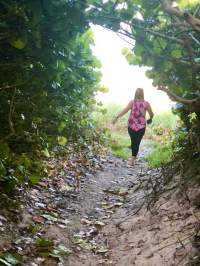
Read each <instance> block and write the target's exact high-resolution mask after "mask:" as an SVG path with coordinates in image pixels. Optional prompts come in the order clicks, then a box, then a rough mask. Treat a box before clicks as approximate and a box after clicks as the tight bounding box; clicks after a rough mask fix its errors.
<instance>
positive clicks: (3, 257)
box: [0, 252, 23, 266]
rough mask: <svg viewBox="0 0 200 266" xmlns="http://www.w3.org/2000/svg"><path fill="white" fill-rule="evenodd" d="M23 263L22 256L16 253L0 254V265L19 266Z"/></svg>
mask: <svg viewBox="0 0 200 266" xmlns="http://www.w3.org/2000/svg"><path fill="white" fill-rule="evenodd" d="M22 261H23V258H22V256H20V255H19V254H17V253H11V252H4V253H0V263H1V265H6V266H12V265H21V264H22Z"/></svg>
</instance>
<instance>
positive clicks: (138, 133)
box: [112, 88, 153, 165]
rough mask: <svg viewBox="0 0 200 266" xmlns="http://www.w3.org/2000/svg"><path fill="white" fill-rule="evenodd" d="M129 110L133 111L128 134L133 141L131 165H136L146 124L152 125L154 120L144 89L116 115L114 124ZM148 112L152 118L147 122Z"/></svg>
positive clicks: (137, 92) (138, 91)
mask: <svg viewBox="0 0 200 266" xmlns="http://www.w3.org/2000/svg"><path fill="white" fill-rule="evenodd" d="M129 110H131V113H130V115H129V119H128V133H129V136H130V139H131V150H132V157H131V160H130V164H131V165H134V163H135V160H136V157H137V154H138V151H139V147H140V142H141V140H142V138H143V136H144V133H145V128H146V123H147V124H150V123H151V122H152V118H153V112H152V109H151V106H150V104H149V103H148V102H147V101H145V100H144V91H143V89H142V88H138V89H137V90H136V92H135V97H134V100H132V101H130V102H129V104H128V105H127V106H126V107H125V108H124V109H123V110H122V111H121V112H120V113H118V114H117V115H116V117H115V118H114V119H113V121H112V123H113V124H115V123H116V122H117V119H118V118H119V117H121V116H123V115H124V114H126V113H127V112H128V111H129ZM146 111H147V112H148V114H149V117H150V118H149V119H148V120H147V121H146V118H145V116H146Z"/></svg>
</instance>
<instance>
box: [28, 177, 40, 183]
mask: <svg viewBox="0 0 200 266" xmlns="http://www.w3.org/2000/svg"><path fill="white" fill-rule="evenodd" d="M39 180H40V176H38V175H31V176H30V177H29V182H30V183H31V184H32V185H34V184H37V183H38V182H39Z"/></svg>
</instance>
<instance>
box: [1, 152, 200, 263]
mask: <svg viewBox="0 0 200 266" xmlns="http://www.w3.org/2000/svg"><path fill="white" fill-rule="evenodd" d="M93 163H94V165H96V166H95V171H94V167H93V170H91V169H92V167H86V168H84V167H82V168H81V169H80V167H79V169H78V170H77V168H78V167H77V164H75V163H71V162H70V164H69V162H68V163H67V162H65V163H64V167H63V169H64V170H62V171H61V172H60V173H59V175H56V176H55V175H53V174H52V177H51V178H49V179H45V180H43V181H41V182H40V183H39V184H38V185H36V186H35V187H34V188H32V189H30V190H29V191H28V192H27V193H26V194H25V195H21V196H20V197H21V201H20V202H21V205H20V206H19V209H18V210H17V209H16V210H15V209H14V208H13V207H11V211H10V212H9V215H10V214H12V215H11V216H9V215H8V212H6V211H5V210H2V212H1V216H0V229H1V239H0V249H1V251H2V254H3V255H4V256H2V257H1V259H0V265H1V263H2V265H26V266H37V265H38V266H40V265H44V266H52V265H60V266H62V265H66V266H67V265H69V266H82V265H85V266H86V265H87V266H96V265H110V266H129V265H137V266H161V265H166V266H168V265H169V266H172V265H174V266H175V265H177V266H178V265H181V266H183V265H188V264H187V262H188V259H189V254H190V252H191V249H192V246H191V241H190V239H191V236H192V235H193V234H194V230H195V225H196V224H197V223H198V221H199V219H200V216H199V213H198V212H194V210H193V209H192V208H191V207H190V206H189V203H188V202H187V201H185V200H183V198H182V196H181V195H177V193H175V192H174V191H173V192H172V191H171V189H169V190H168V191H166V192H165V193H163V194H162V196H160V199H159V200H158V201H157V202H156V203H155V205H154V206H153V207H151V206H150V205H148V202H150V201H151V202H152V199H153V198H151V197H150V196H149V195H147V191H145V190H144V188H145V189H146V187H147V184H148V182H149V180H152V179H151V178H149V177H154V176H156V177H157V178H159V177H161V174H160V172H159V171H158V170H151V169H149V168H148V167H147V165H146V164H145V163H144V162H143V161H139V162H138V163H137V164H136V165H135V166H134V167H128V165H127V163H126V162H125V161H123V160H121V159H118V158H114V157H113V156H106V157H104V158H100V159H98V160H96V162H93ZM85 164H87V163H86V162H85ZM86 169H87V171H86ZM88 169H89V170H88ZM83 172H84V178H83V177H82V178H81V173H83ZM74 180H76V181H77V182H78V183H79V181H80V182H81V186H80V188H81V190H80V192H75V191H74V187H73V186H74ZM177 199H178V200H177ZM21 212H22V216H21V215H20V213H21ZM13 216H14V217H16V219H15V221H13ZM6 254H7V255H6ZM6 256H7V257H6ZM6 263H7V264H6Z"/></svg>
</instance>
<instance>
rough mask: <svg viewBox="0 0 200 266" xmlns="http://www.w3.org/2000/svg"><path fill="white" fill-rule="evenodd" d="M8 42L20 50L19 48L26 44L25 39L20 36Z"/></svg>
mask: <svg viewBox="0 0 200 266" xmlns="http://www.w3.org/2000/svg"><path fill="white" fill-rule="evenodd" d="M10 44H11V45H12V46H13V47H15V48H17V49H19V50H21V49H24V47H25V46H26V41H25V40H23V39H22V38H16V39H11V40H10Z"/></svg>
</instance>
